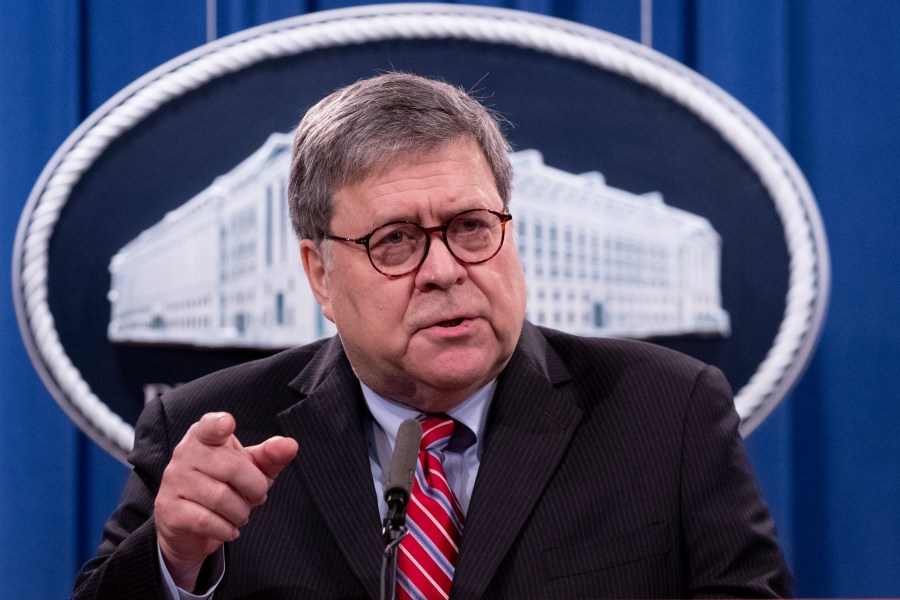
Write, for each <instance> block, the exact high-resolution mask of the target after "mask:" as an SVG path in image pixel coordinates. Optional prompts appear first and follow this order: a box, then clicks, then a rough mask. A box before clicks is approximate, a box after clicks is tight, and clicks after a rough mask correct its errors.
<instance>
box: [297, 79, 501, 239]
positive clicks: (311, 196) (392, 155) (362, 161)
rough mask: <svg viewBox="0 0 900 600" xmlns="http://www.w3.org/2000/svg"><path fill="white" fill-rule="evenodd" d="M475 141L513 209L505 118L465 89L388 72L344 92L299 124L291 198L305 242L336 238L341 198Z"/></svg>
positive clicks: (321, 103) (320, 104) (323, 102)
mask: <svg viewBox="0 0 900 600" xmlns="http://www.w3.org/2000/svg"><path fill="white" fill-rule="evenodd" d="M460 137H469V138H472V139H474V140H475V141H476V142H477V143H478V146H479V147H480V148H481V150H482V152H483V153H484V157H485V159H486V160H487V164H488V166H489V167H490V169H491V172H492V173H493V176H494V183H495V185H496V186H497V192H498V193H499V195H500V198H501V200H503V208H504V209H506V208H507V206H508V204H509V197H510V193H511V187H512V166H511V165H510V162H509V156H508V153H509V150H510V146H509V142H507V140H506V138H505V137H504V136H503V133H502V132H501V131H500V126H499V123H498V118H497V117H496V116H495V115H494V114H493V113H492V112H490V111H489V110H488V109H487V108H485V107H484V106H482V105H481V104H480V103H479V102H478V101H477V100H476V99H474V98H473V97H472V96H470V95H469V94H468V93H466V92H465V91H464V90H462V89H460V88H455V87H453V86H451V85H449V84H447V83H443V82H441V81H436V80H433V79H426V78H424V77H420V76H417V75H410V74H407V73H387V74H384V75H379V76H376V77H371V78H369V79H363V80H361V81H357V82H356V83H354V84H352V85H349V86H347V87H344V88H341V89H339V90H337V91H336V92H334V93H332V94H331V95H329V96H326V97H325V98H324V99H322V100H321V101H319V102H318V103H317V104H316V105H314V106H313V107H312V108H310V109H309V111H307V113H306V115H305V116H304V117H303V120H302V121H300V124H299V125H298V126H297V131H296V133H295V136H294V148H293V156H292V158H291V176H290V185H289V189H288V198H289V205H290V212H291V224H292V225H293V227H294V231H295V232H296V233H297V236H298V237H299V238H300V239H311V240H313V241H314V242H316V243H317V244H318V243H320V242H321V241H322V239H323V238H324V236H325V234H326V233H328V229H329V226H330V224H331V217H332V215H333V214H334V206H333V198H334V194H335V193H336V192H337V191H338V190H339V189H341V188H342V187H344V186H346V185H352V184H354V183H359V182H360V181H362V180H363V179H365V178H366V177H368V176H369V175H370V174H372V173H373V172H374V171H375V170H376V169H378V168H379V167H381V166H384V165H386V164H388V163H390V162H391V161H393V160H396V159H398V158H402V157H404V156H410V155H412V154H416V153H422V152H429V151H432V150H435V149H437V148H438V147H439V146H441V145H443V144H444V143H446V142H449V141H451V140H453V139H457V138H460Z"/></svg>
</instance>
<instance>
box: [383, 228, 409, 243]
mask: <svg viewBox="0 0 900 600" xmlns="http://www.w3.org/2000/svg"><path fill="white" fill-rule="evenodd" d="M407 239H409V236H408V235H406V232H403V231H389V232H388V233H387V235H385V236H384V238H383V239H382V240H381V242H382V243H383V244H399V243H401V242H404V241H406V240H407Z"/></svg>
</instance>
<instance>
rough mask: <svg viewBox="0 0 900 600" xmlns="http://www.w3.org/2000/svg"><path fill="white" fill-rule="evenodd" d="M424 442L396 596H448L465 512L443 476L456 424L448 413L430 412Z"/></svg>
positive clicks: (424, 424)
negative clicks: (449, 444) (447, 451)
mask: <svg viewBox="0 0 900 600" xmlns="http://www.w3.org/2000/svg"><path fill="white" fill-rule="evenodd" d="M420 420H421V421H422V445H421V446H420V448H419V462H418V465H417V466H416V478H415V481H413V487H412V495H411V499H410V502H409V505H408V506H407V508H406V525H407V527H408V528H409V534H408V535H407V536H406V537H404V538H403V541H402V542H400V552H399V554H398V557H397V570H398V573H397V597H398V598H400V599H401V600H404V599H412V600H430V599H432V598H434V599H440V598H444V599H446V598H449V597H450V585H451V584H452V583H453V572H454V570H455V568H456V557H457V556H458V555H459V541H460V539H461V537H462V528H463V513H462V510H461V509H460V507H459V502H458V501H457V500H456V496H454V494H453V490H451V489H450V486H449V484H448V483H447V477H446V476H445V475H444V464H443V463H444V448H446V447H447V443H448V442H449V441H450V437H451V436H452V435H453V429H454V427H455V423H454V422H453V419H451V418H450V417H448V416H446V415H437V416H426V415H423V417H422V418H420Z"/></svg>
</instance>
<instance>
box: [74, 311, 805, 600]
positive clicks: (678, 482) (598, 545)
mask: <svg viewBox="0 0 900 600" xmlns="http://www.w3.org/2000/svg"><path fill="white" fill-rule="evenodd" d="M218 410H227V411H230V412H232V413H233V414H234V415H235V418H236V420H237V424H238V431H237V435H238V438H239V439H240V440H241V441H242V442H243V443H244V444H245V445H251V444H257V443H259V442H261V441H263V440H264V439H266V438H268V437H269V436H272V435H275V434H281V435H286V436H291V437H293V438H295V439H296V440H297V442H298V443H299V445H300V450H299V452H298V455H297V458H296V459H295V460H294V461H293V463H292V464H290V465H288V466H287V467H286V468H285V469H284V471H283V472H282V473H281V475H280V476H279V477H278V479H277V480H276V482H275V485H274V486H273V488H272V490H271V492H270V494H269V499H268V501H267V502H266V504H264V505H263V506H261V507H259V508H257V509H255V510H254V512H253V514H252V515H251V520H250V523H249V524H248V525H247V526H246V527H245V528H244V529H243V530H242V531H241V536H240V538H239V539H238V540H237V541H235V542H234V543H230V544H226V547H225V548H226V554H225V555H226V558H225V560H226V570H225V577H224V579H223V581H222V583H221V585H220V587H219V589H218V590H217V592H216V595H215V597H216V599H217V600H223V599H226V598H261V599H262V598H265V599H274V598H364V597H368V598H377V597H378V587H379V583H378V582H379V569H380V565H381V554H382V542H381V535H380V527H381V526H380V518H379V515H378V508H377V503H376V497H375V494H374V490H373V486H372V475H371V471H370V468H369V462H368V450H367V447H366V441H365V435H364V432H363V423H364V420H365V419H367V418H369V417H368V416H367V410H366V407H365V403H364V401H363V398H362V392H361V390H360V386H359V384H358V382H357V380H356V378H355V376H354V374H353V371H352V370H351V367H350V364H349V363H348V362H347V359H346V357H345V355H344V352H343V349H342V347H341V344H340V341H339V339H338V338H332V339H330V340H325V341H321V342H317V343H314V344H311V345H309V346H304V347H301V348H295V349H292V350H288V351H286V352H283V353H281V354H278V355H276V356H273V357H271V358H267V359H264V360H260V361H256V362H253V363H249V364H246V365H241V366H238V367H235V368H232V369H228V370H225V371H222V372H219V373H215V374H213V375H210V376H208V377H205V378H203V379H200V380H198V381H195V382H193V383H190V384H187V385H185V386H183V387H180V388H178V389H176V390H175V391H174V392H172V393H170V394H168V395H167V396H166V397H164V398H163V399H162V401H154V402H151V403H150V404H149V405H148V406H147V407H146V410H145V411H144V414H143V415H142V416H141V418H140V421H139V422H138V425H137V429H136V441H135V448H134V452H133V453H132V454H131V461H132V463H133V464H134V472H133V474H132V475H131V476H130V479H129V481H128V483H127V485H126V488H125V491H124V493H123V498H122V502H121V504H120V506H119V508H118V509H117V511H116V513H115V514H114V515H113V517H112V518H111V519H110V521H109V522H108V523H107V526H106V529H105V537H104V541H103V544H102V545H101V547H100V550H99V554H98V556H97V557H96V558H95V559H93V560H92V561H90V562H89V563H87V564H86V565H85V567H84V569H83V570H82V573H81V574H80V575H79V578H78V582H77V591H76V597H78V598H160V597H162V592H161V590H160V587H159V585H160V583H159V582H160V572H159V567H158V564H157V555H156V539H155V535H154V523H153V515H152V507H153V498H154V495H155V493H156V491H157V489H158V486H159V482H160V478H161V477H162V473H163V470H164V468H165V466H166V464H167V463H168V461H169V458H170V456H171V453H172V449H173V447H174V446H175V444H177V443H178V441H179V440H180V439H181V437H182V436H183V435H184V433H185V431H186V430H187V428H188V427H189V426H190V425H191V423H193V422H194V421H196V420H197V419H198V418H199V417H200V415H202V414H203V413H206V412H209V411H218ZM737 425H738V418H737V415H736V414H735V412H734V407H733V404H732V399H731V392H730V390H729V388H728V384H727V383H726V381H725V379H724V377H723V376H722V375H721V373H720V372H719V371H717V370H716V369H714V368H712V367H709V366H706V365H704V364H702V363H700V362H698V361H696V360H693V359H691V358H688V357H686V356H683V355H681V354H678V353H675V352H672V351H669V350H665V349H661V348H658V347H656V346H652V345H649V344H643V343H638V342H628V341H616V340H605V339H587V338H578V337H574V336H570V335H565V334H562V333H559V332H555V331H551V330H547V329H539V328H536V327H534V326H532V325H530V324H527V323H526V324H525V327H524V330H523V333H522V339H521V341H520V343H519V346H518V348H517V350H516V351H515V353H514V354H513V357H512V359H511V360H510V363H509V365H508V366H507V368H506V369H505V370H504V372H503V373H502V374H501V376H500V379H499V383H498V387H497V391H496V395H495V399H494V402H493V404H492V406H491V409H490V414H489V420H488V426H487V434H486V435H487V437H486V439H485V444H486V446H485V451H484V456H483V460H482V463H481V467H480V471H479V474H478V479H477V481H476V483H475V488H474V490H473V493H472V498H471V502H470V505H469V511H468V514H467V516H466V524H465V530H464V532H463V541H462V546H461V550H460V556H459V563H458V565H457V569H456V575H455V579H454V581H453V591H452V595H451V597H452V598H454V599H458V600H463V599H469V598H598V597H619V598H623V597H644V598H650V597H686V596H699V595H717V596H722V595H736V596H757V597H761V596H771V595H785V594H787V593H788V592H789V577H788V574H787V572H786V568H785V565H784V562H783V558H782V555H781V552H780V550H779V549H778V546H777V545H776V542H775V538H774V532H773V526H772V522H771V520H770V518H769V515H768V512H767V510H766V508H765V507H764V505H763V503H762V501H761V499H760V496H759V493H758V492H757V488H756V485H755V483H754V479H753V476H752V473H751V471H750V467H749V466H748V463H747V460H746V457H745V455H744V451H743V449H742V444H741V441H740V438H739V436H738V433H737Z"/></svg>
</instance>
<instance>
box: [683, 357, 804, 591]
mask: <svg viewBox="0 0 900 600" xmlns="http://www.w3.org/2000/svg"><path fill="white" fill-rule="evenodd" d="M738 424H739V418H738V415H737V413H736V412H735V410H734V403H733V400H732V394H731V390H730V388H729V386H728V383H727V381H726V380H725V377H724V376H723V375H722V373H721V372H720V371H719V370H718V369H716V368H714V367H706V368H705V369H703V370H702V371H701V372H700V374H699V375H698V377H697V380H696V383H695V386H694V390H693V393H692V395H691V398H690V404H689V406H688V408H687V411H686V413H685V420H684V425H683V440H682V449H683V454H682V469H681V476H682V483H681V506H682V527H683V533H684V541H685V543H684V549H683V551H684V552H685V557H684V563H683V564H685V565H686V568H687V570H688V572H687V574H686V575H687V577H686V583H687V588H688V592H689V594H690V595H691V596H692V597H723V596H731V597H754V598H763V597H786V596H789V595H790V593H791V578H790V575H789V573H788V570H787V566H786V565H785V562H784V557H783V556H782V554H781V550H780V549H779V547H778V544H777V542H776V539H775V527H774V524H773V522H772V519H771V517H770V516H769V511H768V509H767V508H766V506H765V504H764V503H763V500H762V498H761V496H760V494H759V491H758V489H757V485H756V481H755V477H754V475H753V471H752V469H751V467H750V464H749V461H748V459H747V456H746V453H745V451H744V447H743V442H742V440H741V437H740V434H739V433H738Z"/></svg>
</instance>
